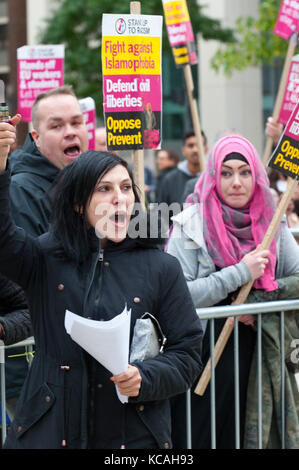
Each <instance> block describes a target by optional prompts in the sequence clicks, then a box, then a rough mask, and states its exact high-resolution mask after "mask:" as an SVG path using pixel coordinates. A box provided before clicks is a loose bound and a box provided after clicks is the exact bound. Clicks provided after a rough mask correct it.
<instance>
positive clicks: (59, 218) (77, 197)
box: [50, 150, 140, 264]
mask: <svg viewBox="0 0 299 470" xmlns="http://www.w3.org/2000/svg"><path fill="white" fill-rule="evenodd" d="M117 165H122V166H123V167H125V168H126V170H127V171H128V174H129V176H130V178H131V180H132V184H133V192H134V196H135V202H140V197H139V194H138V191H137V187H136V185H135V183H134V179H133V176H132V172H131V170H130V169H129V167H128V164H127V163H126V162H125V161H124V160H122V159H121V158H120V157H119V156H117V155H114V154H111V153H109V152H98V151H93V150H89V151H87V152H83V153H82V154H81V155H80V156H79V157H78V158H77V159H76V160H75V161H74V162H72V163H70V164H69V165H67V166H66V167H65V168H64V169H63V170H61V171H60V173H59V175H58V178H57V180H56V183H55V188H54V191H53V198H52V213H51V226H50V227H51V228H50V230H51V231H52V233H54V235H55V238H56V239H57V240H58V242H59V245H60V246H61V248H62V252H63V255H64V256H65V257H66V258H68V259H70V260H73V261H74V262H75V263H76V264H78V263H80V262H81V261H84V260H85V259H86V258H87V257H88V255H89V254H90V243H89V235H88V230H89V229H88V226H87V223H86V217H85V210H86V207H87V205H88V203H89V201H90V199H91V197H92V194H93V192H94V189H95V187H96V184H97V182H98V180H99V178H102V177H103V176H104V175H105V174H106V173H108V171H110V170H112V168H114V167H115V166H117Z"/></svg>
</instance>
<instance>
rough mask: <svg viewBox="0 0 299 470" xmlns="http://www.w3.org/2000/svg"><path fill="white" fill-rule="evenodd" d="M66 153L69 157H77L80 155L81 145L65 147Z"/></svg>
mask: <svg viewBox="0 0 299 470" xmlns="http://www.w3.org/2000/svg"><path fill="white" fill-rule="evenodd" d="M64 154H65V155H66V156H67V157H68V158H77V157H79V155H80V147H79V145H69V146H68V147H66V148H65V149H64Z"/></svg>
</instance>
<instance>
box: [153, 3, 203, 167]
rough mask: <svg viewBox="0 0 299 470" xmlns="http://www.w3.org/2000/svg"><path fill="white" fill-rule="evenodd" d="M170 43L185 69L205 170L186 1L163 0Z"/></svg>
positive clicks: (188, 93) (191, 32)
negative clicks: (195, 95) (192, 69)
mask: <svg viewBox="0 0 299 470" xmlns="http://www.w3.org/2000/svg"><path fill="white" fill-rule="evenodd" d="M162 3H163V9H164V15H165V23H166V28H167V34H168V39H169V43H170V45H171V48H172V52H173V57H174V61H175V64H176V66H177V67H183V69H184V76H185V81H186V87H187V95H188V100H189V104H190V111H191V117H192V123H193V128H194V133H195V137H196V141H197V146H198V153H199V163H200V170H201V171H203V170H204V169H205V154H204V145H203V138H202V134H201V127H200V120H199V113H198V106H197V103H196V99H195V97H194V83H193V77H192V71H191V65H194V64H196V63H197V56H196V51H195V43H194V36H193V29H192V25H191V22H190V16H189V12H188V7H187V3H186V0H174V1H170V0H162Z"/></svg>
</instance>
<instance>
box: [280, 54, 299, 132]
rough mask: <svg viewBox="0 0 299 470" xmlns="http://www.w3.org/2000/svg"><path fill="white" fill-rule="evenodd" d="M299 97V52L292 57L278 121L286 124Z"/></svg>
mask: <svg viewBox="0 0 299 470" xmlns="http://www.w3.org/2000/svg"><path fill="white" fill-rule="evenodd" d="M298 99H299V54H297V55H295V56H294V57H293V59H292V62H291V66H290V70H289V75H288V80H287V84H286V88H285V93H284V97H283V102H282V105H281V108H280V113H279V117H278V122H281V123H282V124H284V125H285V124H286V123H287V122H288V120H289V118H290V116H291V114H292V111H293V109H294V107H295V106H296V104H297V102H298Z"/></svg>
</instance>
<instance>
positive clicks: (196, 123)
mask: <svg viewBox="0 0 299 470" xmlns="http://www.w3.org/2000/svg"><path fill="white" fill-rule="evenodd" d="M184 76H185V80H186V86H187V94H188V99H189V105H190V111H191V117H192V122H193V128H194V133H195V137H196V140H197V147H198V153H199V164H200V171H201V172H202V171H204V169H205V152H204V146H203V138H202V135H201V128H200V120H199V114H198V108H197V103H196V100H195V98H194V83H193V77H192V71H191V66H190V64H186V65H184Z"/></svg>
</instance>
